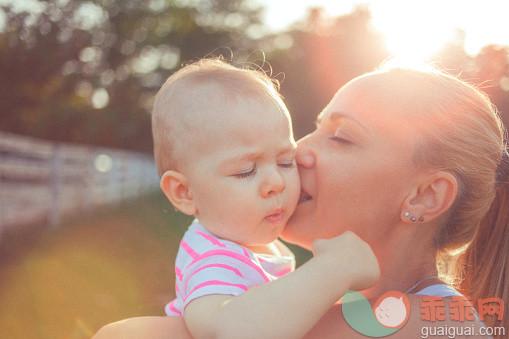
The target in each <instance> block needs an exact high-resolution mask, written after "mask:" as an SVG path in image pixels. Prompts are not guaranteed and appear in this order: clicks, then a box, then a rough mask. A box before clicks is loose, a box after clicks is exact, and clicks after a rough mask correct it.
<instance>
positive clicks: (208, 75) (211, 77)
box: [152, 58, 288, 176]
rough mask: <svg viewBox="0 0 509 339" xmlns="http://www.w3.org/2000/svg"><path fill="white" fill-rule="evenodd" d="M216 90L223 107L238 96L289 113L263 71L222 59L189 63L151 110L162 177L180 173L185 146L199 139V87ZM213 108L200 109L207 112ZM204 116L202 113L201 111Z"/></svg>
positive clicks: (170, 80) (163, 89)
mask: <svg viewBox="0 0 509 339" xmlns="http://www.w3.org/2000/svg"><path fill="white" fill-rule="evenodd" d="M204 86H206V87H207V89H210V87H211V86H212V87H213V91H214V95H216V96H218V97H220V99H221V100H222V102H223V103H224V105H228V104H231V103H232V102H236V100H237V99H238V98H239V97H248V98H257V99H260V100H263V101H268V102H273V103H275V104H276V105H277V106H278V107H279V108H280V109H281V110H282V111H284V112H285V114H287V112H288V111H287V109H286V106H285V105H284V103H283V101H282V99H281V96H280V94H279V92H278V87H279V86H278V83H277V81H275V80H273V79H271V78H270V77H269V76H268V75H266V74H265V73H264V72H263V71H261V70H255V69H249V68H239V67H236V66H233V65H231V64H229V63H227V62H225V61H223V60H222V59H221V58H207V59H202V60H199V61H197V62H194V63H191V64H188V65H186V66H184V67H182V68H181V69H180V70H178V71H177V72H175V73H174V74H173V75H171V76H170V77H169V78H168V79H167V80H166V82H165V83H164V84H163V86H162V87H161V89H160V90H159V92H158V93H157V95H156V98H155V102H154V107H153V110H152V133H153V138H154V157H155V161H156V165H157V169H158V173H159V176H162V175H163V174H164V172H166V171H168V170H170V169H173V170H179V169H180V166H181V165H182V163H183V162H184V154H185V153H186V152H185V151H184V150H185V147H184V144H185V141H186V140H189V138H193V137H195V136H196V134H195V133H196V131H195V130H193V129H194V128H195V127H196V124H197V123H198V122H199V121H200V111H197V110H198V109H197V108H196V107H193V106H192V105H191V104H190V103H193V101H196V99H197V98H196V95H198V93H199V90H198V89H199V88H200V87H204ZM207 109H210V107H199V110H202V111H206V110H207ZM201 113H203V112H201Z"/></svg>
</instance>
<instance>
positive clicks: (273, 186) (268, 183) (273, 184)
mask: <svg viewBox="0 0 509 339" xmlns="http://www.w3.org/2000/svg"><path fill="white" fill-rule="evenodd" d="M285 189H286V184H285V181H284V179H283V176H282V175H281V173H280V172H279V171H278V170H273V171H271V173H268V174H267V177H266V179H265V183H264V184H263V186H262V196H263V197H264V198H269V197H271V196H272V195H274V194H279V193H281V192H283V191H284V190H285Z"/></svg>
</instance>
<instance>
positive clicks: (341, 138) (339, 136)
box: [329, 127, 352, 144]
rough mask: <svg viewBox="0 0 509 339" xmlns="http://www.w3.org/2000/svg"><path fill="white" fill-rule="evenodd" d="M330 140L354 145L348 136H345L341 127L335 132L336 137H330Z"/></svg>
mask: <svg viewBox="0 0 509 339" xmlns="http://www.w3.org/2000/svg"><path fill="white" fill-rule="evenodd" d="M329 139H330V140H332V141H335V142H338V143H341V144H351V143H352V141H351V140H350V138H349V136H347V134H345V133H344V132H343V131H342V128H341V127H340V128H338V129H336V131H335V132H334V135H333V136H331V137H329Z"/></svg>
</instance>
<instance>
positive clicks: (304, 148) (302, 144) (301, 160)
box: [295, 135, 316, 168]
mask: <svg viewBox="0 0 509 339" xmlns="http://www.w3.org/2000/svg"><path fill="white" fill-rule="evenodd" d="M295 160H296V162H297V165H298V166H299V167H303V168H311V167H313V166H314V165H315V162H316V157H315V154H314V152H313V150H312V149H311V148H310V145H309V135H307V136H306V137H304V138H302V139H300V140H299V141H297V155H296V156H295Z"/></svg>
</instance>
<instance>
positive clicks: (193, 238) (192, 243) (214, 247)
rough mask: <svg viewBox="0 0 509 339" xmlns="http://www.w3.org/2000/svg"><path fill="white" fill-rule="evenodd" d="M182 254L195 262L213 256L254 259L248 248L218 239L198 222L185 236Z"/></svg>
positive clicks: (192, 225)
mask: <svg viewBox="0 0 509 339" xmlns="http://www.w3.org/2000/svg"><path fill="white" fill-rule="evenodd" d="M181 252H182V253H183V254H185V255H186V256H188V257H192V258H193V259H195V260H196V259H198V258H202V259H203V258H204V257H208V256H212V255H222V256H228V255H230V256H242V257H245V258H249V259H253V253H252V252H251V251H250V250H248V249H247V248H246V247H244V246H242V245H239V244H237V243H234V242H232V241H229V240H225V239H221V238H219V237H217V236H216V235H214V234H213V233H212V232H210V231H209V230H207V229H206V228H205V226H203V225H201V224H199V223H197V222H193V224H191V226H190V227H189V229H188V230H187V231H186V233H185V234H184V237H183V238H182V241H181V242H180V249H179V254H180V253H181Z"/></svg>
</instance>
